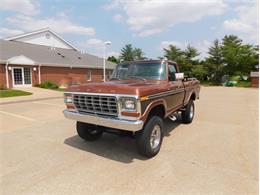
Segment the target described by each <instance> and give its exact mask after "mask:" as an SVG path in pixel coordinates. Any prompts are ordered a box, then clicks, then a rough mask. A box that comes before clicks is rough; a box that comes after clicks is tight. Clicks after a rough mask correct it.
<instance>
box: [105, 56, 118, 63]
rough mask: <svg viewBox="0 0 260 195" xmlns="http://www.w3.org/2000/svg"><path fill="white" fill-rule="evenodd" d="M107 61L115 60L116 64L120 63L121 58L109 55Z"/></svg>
mask: <svg viewBox="0 0 260 195" xmlns="http://www.w3.org/2000/svg"><path fill="white" fill-rule="evenodd" d="M107 61H110V62H113V63H116V64H118V63H119V59H117V58H116V57H115V56H109V57H108V58H107Z"/></svg>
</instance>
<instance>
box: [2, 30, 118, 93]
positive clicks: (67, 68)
mask: <svg viewBox="0 0 260 195" xmlns="http://www.w3.org/2000/svg"><path fill="white" fill-rule="evenodd" d="M114 67H115V64H114V63H111V62H108V61H106V72H107V74H106V75H111V73H112V70H113V69H114ZM102 80H103V59H102V58H99V57H97V56H93V55H90V54H87V53H82V52H80V50H78V49H77V48H76V47H74V46H73V45H71V44H70V43H68V42H67V41H65V40H64V39H63V38H61V37H60V36H59V35H58V34H56V33H55V32H54V31H52V30H51V29H49V28H47V29H41V30H38V31H34V32H31V33H26V34H22V35H18V36H14V37H10V38H6V39H4V40H3V39H1V40H0V86H5V87H8V88H12V87H21V86H24V87H26V86H33V85H35V84H38V83H42V82H44V81H52V82H54V83H56V84H58V85H60V86H64V87H65V86H68V85H71V84H80V83H87V82H101V81H102Z"/></svg>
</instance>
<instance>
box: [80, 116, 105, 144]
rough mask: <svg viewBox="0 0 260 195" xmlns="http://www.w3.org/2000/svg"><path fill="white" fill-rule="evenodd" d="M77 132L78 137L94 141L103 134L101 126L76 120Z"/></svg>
mask: <svg viewBox="0 0 260 195" xmlns="http://www.w3.org/2000/svg"><path fill="white" fill-rule="evenodd" d="M77 132H78V135H79V137H81V138H82V139H84V140H86V141H95V140H97V139H99V138H100V137H101V136H102V134H103V130H102V129H101V127H98V126H96V125H92V124H88V123H83V122H79V121H77Z"/></svg>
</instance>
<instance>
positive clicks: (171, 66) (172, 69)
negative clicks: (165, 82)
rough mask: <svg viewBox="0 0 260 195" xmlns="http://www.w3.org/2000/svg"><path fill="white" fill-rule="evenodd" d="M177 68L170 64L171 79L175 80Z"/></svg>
mask: <svg viewBox="0 0 260 195" xmlns="http://www.w3.org/2000/svg"><path fill="white" fill-rule="evenodd" d="M175 73H176V69H175V67H174V66H173V65H169V81H175Z"/></svg>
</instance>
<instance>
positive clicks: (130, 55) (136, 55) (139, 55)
mask: <svg viewBox="0 0 260 195" xmlns="http://www.w3.org/2000/svg"><path fill="white" fill-rule="evenodd" d="M120 59H122V60H124V61H133V60H142V59H144V52H143V51H142V49H140V48H133V46H132V44H126V45H125V46H124V47H123V48H122V49H121V53H120Z"/></svg>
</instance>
